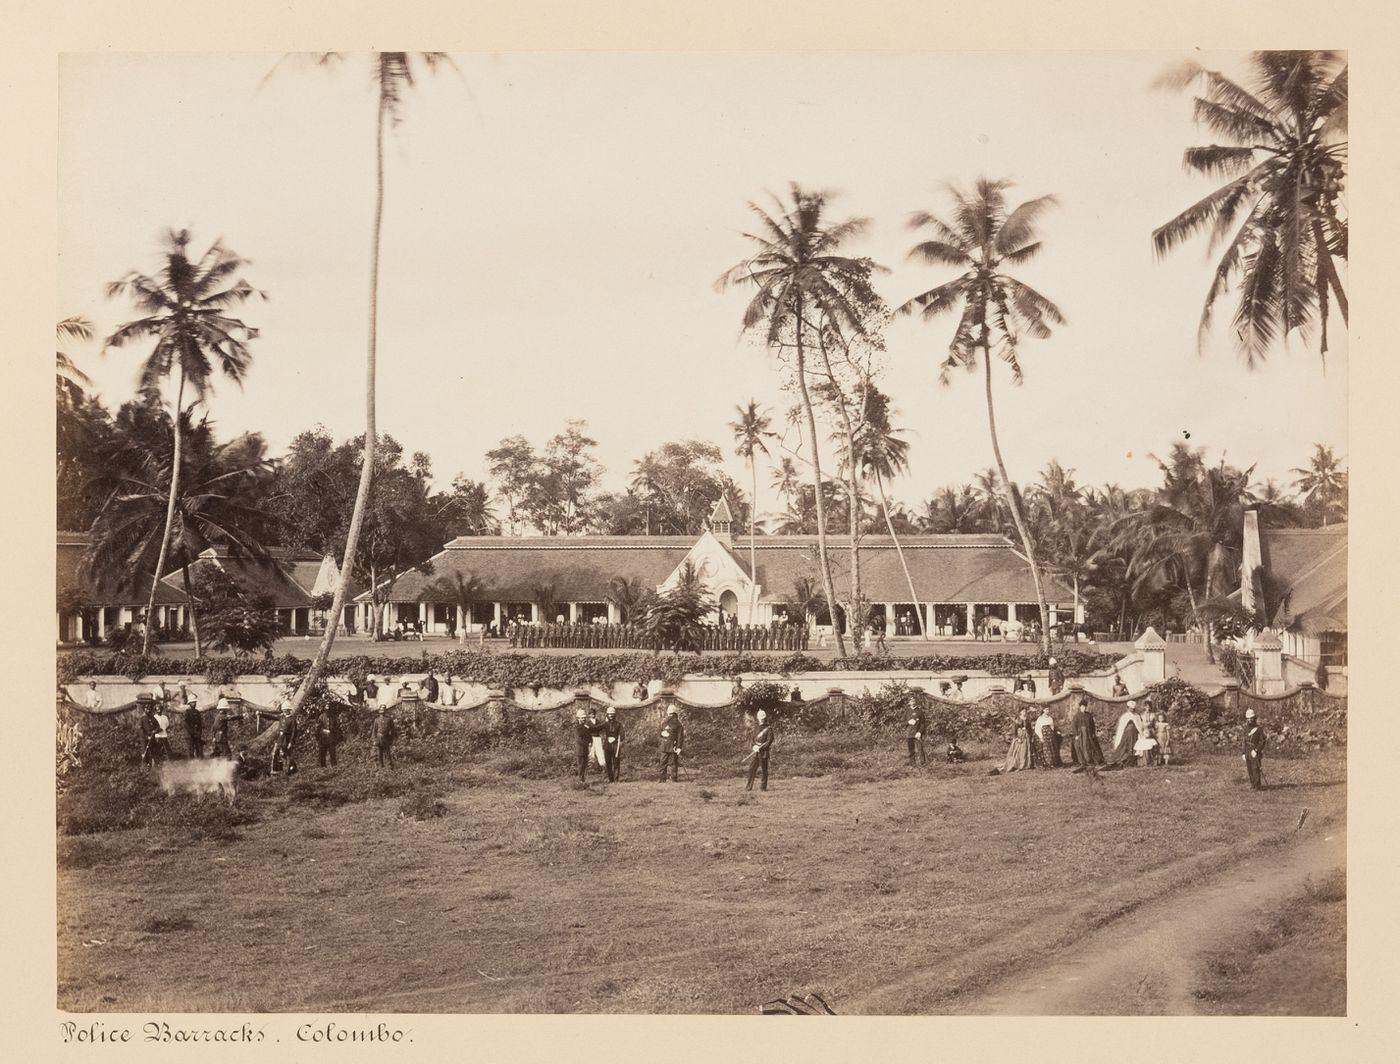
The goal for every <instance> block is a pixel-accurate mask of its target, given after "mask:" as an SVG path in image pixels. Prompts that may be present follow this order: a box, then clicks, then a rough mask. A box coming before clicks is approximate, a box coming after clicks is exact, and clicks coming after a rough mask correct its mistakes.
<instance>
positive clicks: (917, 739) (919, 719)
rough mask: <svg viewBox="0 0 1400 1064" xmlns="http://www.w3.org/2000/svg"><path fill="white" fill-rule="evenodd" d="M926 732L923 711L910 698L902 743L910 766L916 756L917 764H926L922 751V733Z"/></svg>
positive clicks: (926, 760)
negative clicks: (907, 754)
mask: <svg viewBox="0 0 1400 1064" xmlns="http://www.w3.org/2000/svg"><path fill="white" fill-rule="evenodd" d="M927 730H928V721H927V719H925V717H924V711H923V710H922V709H920V708H919V704H918V703H917V702H915V701H914V700H913V699H912V698H911V699H910V700H909V719H908V721H907V722H906V723H905V726H904V742H905V744H906V745H907V746H908V747H909V764H911V765H912V764H914V763H915V756H916V754H917V757H918V763H919V764H923V765H927V764H928V754H927V752H926V751H925V749H924V733H925V732H926V731H927Z"/></svg>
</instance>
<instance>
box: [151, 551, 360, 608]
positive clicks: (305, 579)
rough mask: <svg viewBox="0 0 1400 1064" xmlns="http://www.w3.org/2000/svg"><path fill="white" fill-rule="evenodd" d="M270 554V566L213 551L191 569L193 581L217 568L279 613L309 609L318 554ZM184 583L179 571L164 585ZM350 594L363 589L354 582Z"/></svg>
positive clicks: (225, 552)
mask: <svg viewBox="0 0 1400 1064" xmlns="http://www.w3.org/2000/svg"><path fill="white" fill-rule="evenodd" d="M267 553H268V555H269V556H270V558H271V560H270V561H269V562H257V561H252V560H249V559H235V558H231V557H229V554H228V551H227V550H224V549H222V548H211V549H209V550H206V551H205V552H204V553H203V554H201V555H200V556H199V557H198V558H197V559H196V560H195V562H194V564H192V565H191V566H190V579H191V580H193V579H194V578H195V576H196V575H197V574H198V573H199V570H200V568H201V567H203V566H208V565H215V564H217V565H218V566H219V567H220V568H222V569H223V570H224V571H225V572H226V573H228V574H229V576H231V577H233V578H234V579H235V580H237V581H238V582H239V583H240V584H241V585H242V586H243V588H244V589H245V590H246V591H247V592H248V593H249V594H252V595H259V594H266V595H270V596H271V597H272V601H273V603H274V605H275V606H276V607H277V608H278V609H299V608H302V607H305V606H309V605H310V604H311V599H312V598H313V595H312V588H313V587H315V584H316V576H317V574H318V573H320V571H321V555H319V554H317V553H316V552H315V551H296V550H289V549H287V548H285V547H269V548H268V551H267ZM181 581H182V577H181V574H180V573H179V572H178V571H176V572H173V573H170V574H168V575H167V576H166V577H165V582H166V583H167V584H171V585H172V586H179V584H180V583H181ZM350 590H351V595H352V596H353V595H354V594H357V593H358V592H359V591H360V586H357V585H356V583H355V582H354V581H351V586H350Z"/></svg>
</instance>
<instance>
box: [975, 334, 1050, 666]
mask: <svg viewBox="0 0 1400 1064" xmlns="http://www.w3.org/2000/svg"><path fill="white" fill-rule="evenodd" d="M982 354H983V359H982V361H983V363H984V364H985V367H986V370H987V424H988V426H989V427H990V428H991V431H992V453H993V454H994V455H995V456H996V460H997V473H998V474H999V475H1000V476H1001V483H1002V487H1004V488H1005V489H1006V501H1007V503H1008V504H1009V505H1010V507H1011V520H1012V521H1014V522H1015V524H1016V533H1017V535H1019V536H1020V537H1021V546H1022V547H1024V548H1025V551H1026V562H1027V563H1028V564H1029V565H1030V567H1031V580H1032V582H1034V584H1035V597H1036V601H1037V602H1038V603H1039V605H1040V652H1041V653H1042V654H1049V653H1050V607H1049V606H1047V605H1046V604H1045V591H1044V589H1043V588H1042V587H1041V585H1040V567H1039V566H1038V565H1036V563H1035V548H1034V547H1032V546H1031V537H1030V534H1029V533H1028V532H1027V531H1026V518H1025V515H1024V514H1022V513H1021V501H1020V499H1019V498H1017V496H1016V493H1015V492H1014V491H1012V490H1011V478H1010V477H1008V476H1007V475H1006V463H1005V462H1004V461H1003V460H1002V457H1001V444H1000V443H999V442H998V441H997V418H996V411H995V408H994V407H993V405H992V348H991V345H990V344H988V343H986V342H985V341H984V342H983V344H982Z"/></svg>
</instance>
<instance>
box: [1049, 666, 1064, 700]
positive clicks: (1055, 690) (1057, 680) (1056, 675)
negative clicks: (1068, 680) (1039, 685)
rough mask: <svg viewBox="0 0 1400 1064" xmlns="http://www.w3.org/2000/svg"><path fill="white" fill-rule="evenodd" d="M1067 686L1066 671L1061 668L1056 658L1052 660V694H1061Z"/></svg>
mask: <svg viewBox="0 0 1400 1064" xmlns="http://www.w3.org/2000/svg"><path fill="white" fill-rule="evenodd" d="M1064 686H1065V670H1064V669H1062V668H1061V667H1060V663H1059V662H1058V661H1056V660H1055V659H1054V658H1051V659H1050V693H1051V694H1052V695H1057V694H1059V693H1060V692H1061V691H1062V690H1063V689H1064Z"/></svg>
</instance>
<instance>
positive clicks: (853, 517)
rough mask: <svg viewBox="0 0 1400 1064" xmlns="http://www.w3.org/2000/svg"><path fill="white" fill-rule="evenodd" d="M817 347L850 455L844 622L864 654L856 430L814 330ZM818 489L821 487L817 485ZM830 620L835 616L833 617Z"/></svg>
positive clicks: (855, 647)
mask: <svg viewBox="0 0 1400 1064" xmlns="http://www.w3.org/2000/svg"><path fill="white" fill-rule="evenodd" d="M817 339H818V344H819V347H818V350H820V351H821V354H822V364H823V365H824V366H825V367H826V379H827V380H829V381H830V382H831V389H832V393H833V394H834V395H835V396H836V409H837V411H838V412H839V413H840V415H841V426H842V429H843V430H844V431H845V433H846V453H847V454H848V455H850V456H851V459H850V461H849V462H848V463H847V466H848V467H849V468H848V469H847V482H846V492H847V497H846V512H847V514H848V516H849V522H848V523H849V525H850V536H851V598H850V605H849V607H848V608H847V611H846V623H848V624H849V625H850V626H851V644H852V646H853V647H854V649H855V652H856V653H857V654H863V653H864V652H865V651H866V649H867V647H866V641H865V616H864V610H863V609H862V606H863V601H862V596H861V593H860V519H861V516H862V515H861V506H860V486H859V484H858V483H857V480H856V476H857V468H856V433H855V428H854V426H853V425H852V424H851V415H850V411H848V410H847V409H846V396H845V393H843V392H842V391H841V388H840V387H839V386H838V385H837V383H836V374H835V373H833V372H832V369H831V356H830V355H829V354H828V353H827V350H826V340H825V339H824V338H823V337H822V335H821V333H820V332H818V334H817ZM818 491H820V487H819V488H818ZM832 620H833V622H834V621H835V617H833V618H832Z"/></svg>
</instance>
